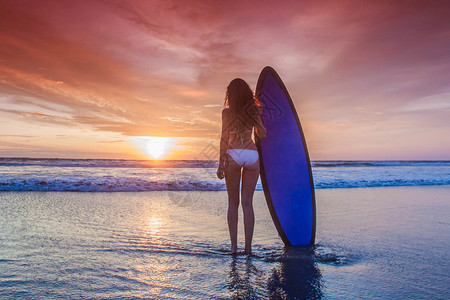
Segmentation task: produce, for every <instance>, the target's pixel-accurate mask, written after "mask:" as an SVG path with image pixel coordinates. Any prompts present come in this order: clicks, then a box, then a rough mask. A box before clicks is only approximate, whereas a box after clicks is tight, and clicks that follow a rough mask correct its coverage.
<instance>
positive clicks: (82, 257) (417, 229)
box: [0, 185, 450, 299]
mask: <svg viewBox="0 0 450 300" xmlns="http://www.w3.org/2000/svg"><path fill="white" fill-rule="evenodd" d="M448 199H450V186H448V185H443V186H410V187H375V188H343V189H320V190H316V201H317V236H316V237H317V238H316V244H315V246H314V247H311V248H284V246H283V243H282V242H281V239H280V238H279V237H278V235H277V232H276V229H275V227H274V225H273V222H272V220H271V218H270V215H269V212H268V209H267V205H266V203H265V198H264V193H263V192H262V191H256V192H255V197H254V207H255V215H256V224H255V234H254V240H253V255H252V256H246V255H243V254H241V255H238V256H236V257H233V256H231V255H230V254H229V237H228V229H227V224H226V209H227V195H226V192H225V191H151V192H89V193H81V192H36V191H34V192H17V191H9V192H1V193H0V241H1V242H0V269H1V270H2V271H1V272H0V297H1V298H158V299H192V298H200V299H208V298H214V299H232V298H245V297H248V298H277V299H293V298H300V299H302V298H309V299H318V298H324V299H343V298H345V299H352V298H371V299H386V298H390V299H395V298H396V299H398V298H421V299H446V298H448V291H449V290H450V280H449V276H448V269H449V263H448V261H447V259H446V258H447V257H448V256H449V254H450V217H449V216H450V205H449V203H448ZM240 217H241V219H240V223H239V225H240V227H239V237H238V239H239V242H240V243H239V247H240V249H241V250H242V248H243V228H242V215H241V216H240Z"/></svg>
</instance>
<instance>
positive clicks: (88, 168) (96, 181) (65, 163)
mask: <svg viewBox="0 0 450 300" xmlns="http://www.w3.org/2000/svg"><path fill="white" fill-rule="evenodd" d="M216 166H217V162H215V161H197V160H172V161H133V160H78V159H29V158H0V191H80V192H113V191H117V192H118V191H125V192H128V191H130V192H131V191H155V190H156V191H162V190H172V191H176V190H180V191H186V190H199V191H202V190H203V191H220V190H225V189H226V188H225V182H224V180H219V179H217V177H216ZM312 168H313V178H314V185H315V187H316V188H317V189H328V188H363V187H378V186H422V185H449V184H450V162H449V161H314V162H312ZM256 189H257V190H262V186H261V182H260V180H259V181H258V184H257V186H256Z"/></svg>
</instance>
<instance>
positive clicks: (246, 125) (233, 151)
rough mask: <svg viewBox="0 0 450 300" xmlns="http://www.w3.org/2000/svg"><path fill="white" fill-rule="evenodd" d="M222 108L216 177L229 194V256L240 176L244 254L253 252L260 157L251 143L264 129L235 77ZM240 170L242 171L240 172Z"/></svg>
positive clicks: (247, 89)
mask: <svg viewBox="0 0 450 300" xmlns="http://www.w3.org/2000/svg"><path fill="white" fill-rule="evenodd" d="M224 106H225V108H224V109H223V110H222V137H221V139H220V158H219V167H218V169H217V177H219V179H222V178H224V177H225V183H226V186H227V192H228V213H227V219H228V229H229V231H230V239H231V253H232V254H236V253H237V223H238V208H239V185H240V181H241V173H242V189H241V200H242V209H243V211H244V232H245V251H244V252H245V253H246V254H251V252H252V237H253V227H254V224H255V216H254V213H253V203H252V201H253V193H254V191H255V186H256V182H257V181H258V176H259V156H258V151H257V148H256V145H255V143H254V142H253V140H252V130H253V128H255V134H256V135H257V136H258V137H259V138H260V139H263V138H265V137H266V129H265V128H264V126H263V124H262V122H261V111H262V108H261V106H260V104H259V101H258V100H257V99H255V97H254V96H253V92H252V90H251V89H250V87H249V85H248V84H247V83H246V82H245V81H244V80H243V79H241V78H236V79H234V80H232V81H231V82H230V84H229V85H228V87H227V92H226V97H225V103H224ZM241 171H242V172H241Z"/></svg>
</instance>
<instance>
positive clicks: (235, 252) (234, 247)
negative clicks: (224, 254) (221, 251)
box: [231, 245, 237, 255]
mask: <svg viewBox="0 0 450 300" xmlns="http://www.w3.org/2000/svg"><path fill="white" fill-rule="evenodd" d="M236 254H237V245H236V246H233V245H232V246H231V255H236Z"/></svg>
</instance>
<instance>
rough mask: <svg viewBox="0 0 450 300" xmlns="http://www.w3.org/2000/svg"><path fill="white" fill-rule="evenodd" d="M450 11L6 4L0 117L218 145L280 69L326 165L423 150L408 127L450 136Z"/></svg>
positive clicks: (414, 6)
mask: <svg viewBox="0 0 450 300" xmlns="http://www.w3.org/2000/svg"><path fill="white" fill-rule="evenodd" d="M449 8H450V4H449V3H448V2H446V1H434V2H432V3H428V2H424V1H414V0H413V1H409V2H408V4H405V3H403V2H401V1H400V2H392V1H391V2H388V1H373V2H361V1H353V0H344V1H282V2H279V3H275V2H273V1H228V2H226V3H224V2H219V1H207V2H205V1H126V2H124V1H115V0H113V1H90V2H89V3H85V2H83V3H80V2H79V1H61V2H60V1H47V0H43V1H39V2H29V1H20V0H18V1H10V2H2V3H0V26H1V28H2V31H1V32H0V39H1V40H2V47H0V95H1V97H0V104H1V105H2V106H1V110H0V118H2V117H3V118H2V121H1V122H2V124H3V123H5V122H7V123H6V124H7V127H8V128H14V127H17V126H15V125H18V124H19V123H20V124H22V123H23V122H28V123H29V124H33V126H47V125H50V124H52V125H54V126H60V128H67V127H76V128H78V127H79V128H83V129H84V130H88V131H89V132H91V133H92V134H93V135H95V133H96V132H105V133H113V134H117V133H118V134H121V135H124V136H133V135H136V136H184V137H197V138H204V137H208V138H211V139H215V138H216V137H217V132H218V131H219V130H220V111H221V107H222V106H223V99H224V94H225V88H226V86H227V84H228V83H229V82H230V80H231V79H233V78H235V77H241V78H244V79H246V80H248V82H249V84H250V85H251V86H253V87H255V85H256V80H257V77H258V73H259V71H260V70H261V69H262V67H264V66H265V65H272V66H273V67H275V69H276V70H277V71H278V72H279V74H280V75H281V77H282V78H283V80H284V82H285V84H286V86H287V88H288V89H289V91H290V94H291V96H292V98H293V100H294V103H295V105H296V107H297V110H298V111H299V112H300V113H301V116H300V117H301V120H302V124H303V127H304V129H305V131H306V132H307V133H308V134H309V136H311V138H310V139H309V140H312V143H313V144H312V145H311V148H312V149H318V150H316V151H317V152H316V153H318V152H320V153H321V155H322V156H321V157H330V158H333V151H334V150H333V149H338V148H339V147H341V146H339V145H338V143H334V142H329V141H335V140H336V139H341V140H346V141H348V144H349V145H351V141H358V140H359V139H360V137H364V136H367V135H368V134H371V135H373V136H378V132H379V131H390V132H397V133H398V135H400V134H404V135H405V136H406V138H407V139H410V140H412V141H413V140H417V136H416V135H415V134H414V131H413V130H407V127H408V126H410V128H418V127H419V126H420V127H423V128H428V131H432V130H435V129H433V128H435V127H436V124H440V127H442V128H449V127H450V124H449V121H448V115H447V114H448V111H447V109H448V108H447V106H446V105H445V103H446V102H445V100H446V99H447V98H448V97H447V96H448V93H450V90H449V89H450V88H449V86H448V82H449V79H450V78H449V75H448V74H450V61H449V57H448V53H450V19H449V18H448V16H447V11H448V9H449ZM355 107H359V108H360V109H355ZM21 122H22V123H21ZM46 124H47V125H46ZM21 126H22V125H21ZM2 127H5V126H2ZM42 128H44V127H42ZM350 128H356V129H354V130H350ZM358 128H359V129H360V130H357V129H358ZM337 129H339V130H337ZM12 130H13V129H7V128H6V127H5V128H3V129H2V131H0V134H3V135H4V136H5V139H8V138H7V137H6V136H8V135H15V134H17V132H16V131H17V130H16V131H14V132H12ZM402 130H404V131H402ZM435 132H438V131H435ZM10 138H11V139H12V138H13V137H12V136H11V137H10ZM74 138H75V137H74ZM392 138H393V139H394V138H395V137H392ZM396 138H398V136H397V137H396ZM435 138H436V141H439V140H442V137H439V136H438V135H437V136H436V137H435ZM417 145H418V146H420V141H418V142H417ZM444 146H445V145H443V146H442V147H444ZM321 147H324V148H326V149H329V150H326V151H325V150H322V149H321ZM339 149H341V148H339ZM321 151H325V152H321ZM348 151H350V152H351V149H348ZM427 151H428V150H426V149H425V148H424V152H423V153H425V154H426V153H427ZM311 153H312V155H313V157H314V151H311ZM322 153H323V154H322ZM385 154H386V155H389V151H388V150H385ZM327 155H328V156H327Z"/></svg>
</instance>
